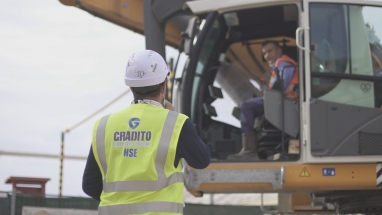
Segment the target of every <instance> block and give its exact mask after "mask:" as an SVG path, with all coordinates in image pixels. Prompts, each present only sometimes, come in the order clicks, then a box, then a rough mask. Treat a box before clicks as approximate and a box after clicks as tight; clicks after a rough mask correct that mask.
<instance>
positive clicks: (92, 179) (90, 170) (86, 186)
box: [82, 147, 103, 201]
mask: <svg viewBox="0 0 382 215" xmlns="http://www.w3.org/2000/svg"><path fill="white" fill-rule="evenodd" d="M102 188H103V185H102V175H101V171H100V169H99V167H98V164H97V162H96V160H95V158H94V154H93V150H92V147H90V152H89V156H88V160H87V161H86V166H85V170H84V175H83V177H82V190H83V191H84V193H86V194H87V195H88V196H90V197H92V198H93V199H95V200H97V201H100V196H101V192H102Z"/></svg>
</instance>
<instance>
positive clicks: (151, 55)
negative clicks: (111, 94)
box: [125, 50, 169, 87]
mask: <svg viewBox="0 0 382 215" xmlns="http://www.w3.org/2000/svg"><path fill="white" fill-rule="evenodd" d="M168 74H169V69H168V66H167V63H166V61H165V60H164V59H163V58H162V56H161V55H160V54H158V53H157V52H155V51H152V50H143V51H137V52H135V53H134V54H132V55H131V56H130V58H129V60H128V61H127V66H126V73H125V84H126V85H127V86H129V87H147V86H153V85H157V84H160V83H162V82H163V81H164V80H165V79H166V76H167V75H168Z"/></svg>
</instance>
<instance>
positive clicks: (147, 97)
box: [134, 96, 163, 104]
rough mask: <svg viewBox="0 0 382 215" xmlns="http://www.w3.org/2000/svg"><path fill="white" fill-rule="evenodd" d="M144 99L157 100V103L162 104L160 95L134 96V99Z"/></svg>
mask: <svg viewBox="0 0 382 215" xmlns="http://www.w3.org/2000/svg"><path fill="white" fill-rule="evenodd" d="M144 99H147V100H153V101H157V102H159V103H161V104H162V102H163V99H161V97H160V96H155V97H151V96H142V97H140V96H139V97H138V96H137V97H135V98H134V100H144Z"/></svg>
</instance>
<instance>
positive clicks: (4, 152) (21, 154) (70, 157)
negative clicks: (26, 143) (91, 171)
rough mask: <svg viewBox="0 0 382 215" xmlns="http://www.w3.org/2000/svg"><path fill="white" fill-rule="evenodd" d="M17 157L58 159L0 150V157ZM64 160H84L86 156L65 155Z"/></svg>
mask: <svg viewBox="0 0 382 215" xmlns="http://www.w3.org/2000/svg"><path fill="white" fill-rule="evenodd" d="M2 155H5V156H19V157H39V158H55V159H57V158H60V155H55V154H42V153H28V152H11V151H2V150H0V156H2ZM64 158H65V159H73V160H86V159H87V156H75V155H66V156H64Z"/></svg>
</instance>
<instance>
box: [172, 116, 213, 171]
mask: <svg viewBox="0 0 382 215" xmlns="http://www.w3.org/2000/svg"><path fill="white" fill-rule="evenodd" d="M180 158H184V159H185V160H186V161H187V163H188V165H190V166H191V167H193V168H195V169H203V168H206V167H207V166H208V165H209V164H210V159H211V154H210V149H209V148H208V146H207V145H206V144H205V143H204V142H203V141H202V140H201V139H200V137H199V136H198V134H197V133H196V129H195V126H194V124H193V123H192V122H191V120H190V119H187V120H186V121H185V122H184V125H183V127H182V130H181V132H180V136H179V141H178V148H177V149H176V156H175V162H174V166H175V167H177V166H178V163H179V160H180Z"/></svg>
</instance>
